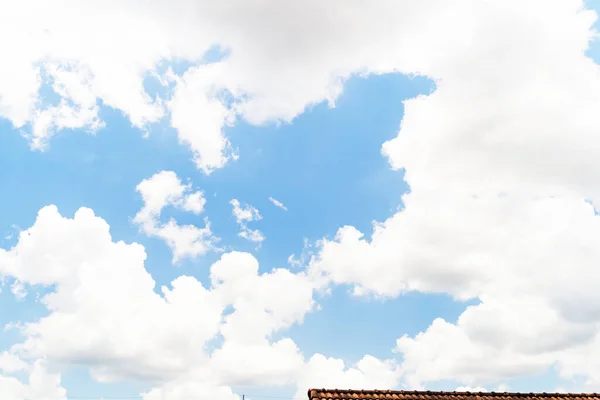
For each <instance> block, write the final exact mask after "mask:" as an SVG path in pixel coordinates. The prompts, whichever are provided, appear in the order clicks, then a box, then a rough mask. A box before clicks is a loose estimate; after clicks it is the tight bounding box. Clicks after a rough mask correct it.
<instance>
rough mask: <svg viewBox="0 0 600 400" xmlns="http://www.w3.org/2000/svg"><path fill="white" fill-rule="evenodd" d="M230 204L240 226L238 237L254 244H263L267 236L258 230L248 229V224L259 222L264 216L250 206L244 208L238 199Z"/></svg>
mask: <svg viewBox="0 0 600 400" xmlns="http://www.w3.org/2000/svg"><path fill="white" fill-rule="evenodd" d="M229 204H231V206H232V207H233V209H232V213H233V216H234V217H235V220H236V222H237V223H238V225H239V226H240V232H239V233H238V236H240V237H242V238H244V239H246V240H249V241H251V242H254V243H259V244H260V243H262V242H263V241H264V240H265V239H266V237H265V235H263V233H262V232H261V231H259V230H258V229H250V228H248V222H252V221H259V220H261V219H262V215H260V213H259V212H258V210H257V209H256V208H254V207H252V206H251V205H249V204H246V205H244V206H242V205H241V203H240V201H239V200H237V199H233V200H231V201H230V202H229Z"/></svg>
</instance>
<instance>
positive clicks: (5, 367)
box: [0, 351, 27, 374]
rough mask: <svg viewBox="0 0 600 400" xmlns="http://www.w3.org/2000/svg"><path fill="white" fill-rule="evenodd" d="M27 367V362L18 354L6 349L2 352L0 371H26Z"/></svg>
mask: <svg viewBox="0 0 600 400" xmlns="http://www.w3.org/2000/svg"><path fill="white" fill-rule="evenodd" d="M26 369H27V363H26V362H25V361H23V360H21V359H20V358H19V356H17V355H16V354H13V353H9V352H7V351H4V352H2V353H0V371H4V372H7V373H9V374H10V373H13V372H17V371H24V370H26Z"/></svg>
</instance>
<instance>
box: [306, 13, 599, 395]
mask: <svg viewBox="0 0 600 400" xmlns="http://www.w3.org/2000/svg"><path fill="white" fill-rule="evenodd" d="M461 4H464V3H461ZM472 12H473V16H474V18H476V20H477V21H479V22H474V21H470V22H469V23H467V24H466V25H465V26H464V30H462V31H461V32H462V33H463V34H466V35H465V36H463V38H464V39H465V40H466V41H467V42H468V46H466V47H461V46H453V47H452V49H451V51H448V52H440V53H439V54H438V57H436V58H435V59H430V61H431V63H428V67H427V68H425V69H424V71H426V72H427V74H428V75H430V76H432V77H434V78H436V90H435V91H434V92H433V93H432V94H430V95H428V96H420V97H418V98H416V99H412V100H409V101H406V102H405V115H404V118H403V121H402V125H401V128H400V132H399V133H398V136H397V138H395V139H393V140H391V141H389V142H387V143H385V144H384V145H383V148H382V152H383V154H384V155H385V156H387V157H388V159H389V160H390V163H391V165H392V166H393V167H394V168H398V169H404V170H405V171H406V175H405V178H406V180H407V182H408V183H409V185H410V188H411V191H410V193H409V194H406V195H405V196H404V197H403V202H404V207H403V209H402V210H401V211H399V212H397V213H396V214H394V215H393V216H391V217H390V218H389V219H387V220H386V221H384V222H383V223H375V224H374V227H373V233H372V236H371V237H370V238H367V237H365V235H364V234H363V233H362V232H359V231H358V230H357V229H356V228H354V227H352V226H346V227H343V228H341V229H340V230H339V231H338V232H337V235H336V237H335V238H333V239H331V240H324V241H323V242H322V243H321V252H320V253H319V254H318V256H317V257H315V258H314V259H313V261H312V263H311V268H312V269H313V271H315V272H317V273H322V274H324V275H325V276H327V277H328V278H329V279H331V280H332V281H333V282H335V283H337V284H349V285H352V286H353V287H354V292H355V294H357V295H364V294H371V295H376V296H386V297H394V296H397V295H399V294H401V293H403V292H406V291H412V290H416V291H421V292H444V293H450V294H451V295H453V296H454V297H455V298H457V299H459V300H468V299H477V300H479V304H477V305H474V306H470V307H468V308H467V309H466V310H465V312H464V313H463V314H462V315H461V316H460V318H459V319H458V321H456V322H455V323H454V322H448V321H443V320H436V321H434V322H433V323H432V325H431V326H430V327H429V328H428V329H427V330H426V331H425V332H422V333H420V334H419V335H417V336H415V337H412V338H411V337H406V336H405V337H402V338H401V339H399V340H398V345H397V350H398V351H399V352H400V353H401V355H402V358H403V360H404V361H403V364H402V367H403V370H404V373H405V379H406V380H407V382H408V383H409V384H410V385H411V386H419V385H422V384H423V383H426V382H431V381H438V380H457V381H459V382H462V383H465V384H468V385H480V384H488V383H494V382H498V381H500V380H503V379H506V378H511V377H516V376H522V375H527V374H532V373H537V372H541V371H543V370H546V369H548V368H549V367H551V366H553V365H556V366H557V367H558V370H559V372H560V373H561V374H562V375H563V376H565V377H573V376H584V377H586V378H588V379H589V382H590V383H593V382H597V380H598V377H599V373H600V370H599V369H598V366H597V364H596V363H593V362H587V363H586V362H584V361H582V359H583V360H586V361H589V359H588V358H586V356H584V354H585V355H589V354H592V353H594V352H595V350H594V349H595V348H596V347H597V343H598V342H597V339H596V338H597V337H598V334H599V333H600V329H599V327H600V325H599V322H600V320H599V317H600V306H599V305H600V298H598V291H597V290H596V289H595V288H596V287H597V285H598V284H599V283H600V275H599V274H598V273H597V271H596V270H597V268H596V265H597V263H598V260H600V253H599V251H598V249H599V248H600V242H599V241H598V237H600V219H599V218H598V216H597V215H596V211H595V209H594V206H598V204H600V203H599V202H600V193H599V192H598V186H597V184H596V182H597V180H598V177H599V174H600V166H599V164H598V162H597V160H598V159H600V139H599V138H598V135H597V134H596V132H597V131H598V129H600V122H599V121H598V118H597V117H596V111H595V110H597V109H598V107H600V95H599V93H600V73H599V72H600V70H599V68H598V66H597V65H596V64H595V63H594V62H593V61H592V60H590V59H589V58H587V57H586V56H585V54H584V52H585V50H586V49H587V46H588V43H589V40H590V39H591V38H592V37H593V34H594V33H593V31H592V30H591V26H592V23H593V22H594V19H595V14H594V13H592V12H589V11H585V10H584V9H583V4H582V3H581V2H579V1H565V2H552V4H550V3H547V2H536V1H531V2H525V3H523V2H512V1H509V2H502V3H501V4H500V3H485V4H484V3H479V5H474V7H473V9H472ZM506 26H510V27H511V29H510V32H506V31H504V33H500V32H501V27H506ZM455 35H456V33H454V32H453V33H450V36H455ZM445 40H447V39H445ZM427 50H429V49H427ZM424 54H429V53H428V52H426V51H424ZM423 66H424V67H425V64H423ZM449 343H451V345H449ZM584 365H585V366H584Z"/></svg>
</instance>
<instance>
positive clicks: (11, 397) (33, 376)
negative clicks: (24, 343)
mask: <svg viewBox="0 0 600 400" xmlns="http://www.w3.org/2000/svg"><path fill="white" fill-rule="evenodd" d="M21 369H25V368H19V370H21ZM26 369H27V370H28V372H29V374H28V377H29V378H28V382H26V383H23V382H21V381H20V380H19V379H17V378H16V377H13V376H8V375H2V374H0V388H2V389H1V390H2V399H3V400H23V399H39V400H66V399H67V397H66V394H67V392H66V390H65V389H64V388H63V387H61V383H60V381H61V379H60V375H59V374H56V373H51V372H49V371H48V368H47V363H46V362H45V361H44V360H36V361H35V362H34V363H33V364H32V365H31V366H28V367H27V368H26Z"/></svg>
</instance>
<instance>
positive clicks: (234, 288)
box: [0, 201, 319, 399]
mask: <svg viewBox="0 0 600 400" xmlns="http://www.w3.org/2000/svg"><path fill="white" fill-rule="evenodd" d="M149 204H155V205H156V204H162V203H161V202H159V201H157V202H149ZM145 258H146V254H145V251H144V248H143V247H142V246H140V245H138V244H135V243H133V244H126V243H123V242H113V241H112V238H111V236H110V233H109V226H108V225H107V224H106V222H105V221H104V220H102V219H101V218H99V217H97V216H95V215H94V213H93V212H92V210H90V209H85V208H82V209H80V210H78V211H77V212H76V214H75V216H74V217H73V218H72V219H70V218H65V217H63V216H61V215H60V214H59V213H58V210H57V209H56V207H53V206H49V207H45V208H43V209H42V210H40V212H39V214H38V217H37V219H36V221H35V223H34V225H33V226H32V227H31V228H29V229H27V230H25V231H23V232H21V234H20V237H19V241H18V243H17V244H16V245H15V247H14V248H12V249H10V250H0V274H1V276H7V277H11V278H14V279H17V280H18V281H19V282H21V283H22V284H24V285H28V286H30V287H32V290H34V289H35V287H33V286H35V285H43V286H46V287H47V292H46V294H44V295H43V297H42V299H41V303H42V304H43V305H44V306H45V307H46V308H47V310H48V314H47V315H46V316H44V317H42V318H41V319H39V320H37V321H30V322H27V323H24V324H22V325H21V326H20V327H19V329H20V330H21V333H22V334H23V335H24V340H23V342H22V343H18V344H16V345H14V346H13V348H12V350H11V351H12V352H13V353H11V354H15V355H19V356H20V357H23V358H24V359H37V358H39V357H43V358H44V359H45V360H47V362H49V363H61V364H63V365H73V364H80V365H86V366H89V367H90V369H91V373H92V376H93V377H94V378H95V379H97V380H99V381H117V380H124V379H136V380H140V381H142V382H146V383H147V384H154V385H156V386H155V388H154V389H152V390H150V391H148V392H146V393H145V394H144V396H145V398H147V399H154V398H156V396H160V395H161V393H167V394H169V395H172V396H173V397H174V398H178V397H176V396H180V397H181V396H186V395H187V394H189V393H195V395H198V396H208V395H210V394H215V395H219V396H223V397H222V398H232V399H233V398H235V396H234V395H233V394H232V393H231V389H229V387H230V386H232V385H238V384H247V385H264V384H271V385H283V384H290V383H292V384H293V383H295V382H296V380H297V378H298V376H299V374H300V373H301V371H303V369H304V356H303V355H302V353H301V352H300V351H299V349H298V348H297V347H296V345H295V344H294V342H293V341H292V340H291V339H289V338H286V337H282V338H280V339H278V340H276V341H272V340H271V337H272V335H273V334H275V333H277V332H282V331H283V330H285V329H287V328H289V327H290V326H292V325H293V324H298V323H301V322H302V321H303V319H304V316H305V315H306V313H308V312H310V311H311V310H313V309H314V306H315V302H314V300H313V292H314V291H315V290H316V289H318V288H319V284H318V283H317V282H315V281H313V280H312V279H311V278H310V277H309V276H308V275H306V274H305V273H302V272H300V273H296V274H294V273H292V272H290V271H289V270H287V269H274V270H272V271H271V272H268V273H262V274H260V273H259V265H258V261H257V260H256V259H255V258H254V257H253V256H252V255H250V254H248V253H239V252H232V253H226V254H223V255H222V257H221V258H220V260H219V261H217V262H216V263H215V264H213V265H212V267H211V268H210V287H208V288H206V287H204V286H203V285H202V283H200V282H199V281H198V280H197V279H195V278H193V277H189V276H180V277H178V278H176V279H174V280H173V281H172V282H171V284H170V285H169V287H167V286H163V287H161V288H160V292H159V293H160V294H159V293H157V292H156V291H155V282H154V280H153V279H152V277H151V276H150V274H149V273H148V272H147V271H146V269H145V267H144V261H145ZM226 310H231V311H230V312H229V311H228V312H226ZM215 339H220V341H219V342H220V343H219V345H218V346H217V347H216V349H214V351H213V350H211V346H213V345H211V344H210V343H214V340H215ZM9 358H10V357H9V356H8V355H5V356H3V358H2V360H3V361H2V363H3V364H2V365H8V364H9V361H10V364H11V365H12V367H10V368H13V369H15V368H18V367H19V366H18V365H16V364H15V363H14V362H13V361H14V359H12V361H11V360H10V359H9ZM197 382H202V384H199V383H197ZM159 398H160V397H159Z"/></svg>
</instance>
